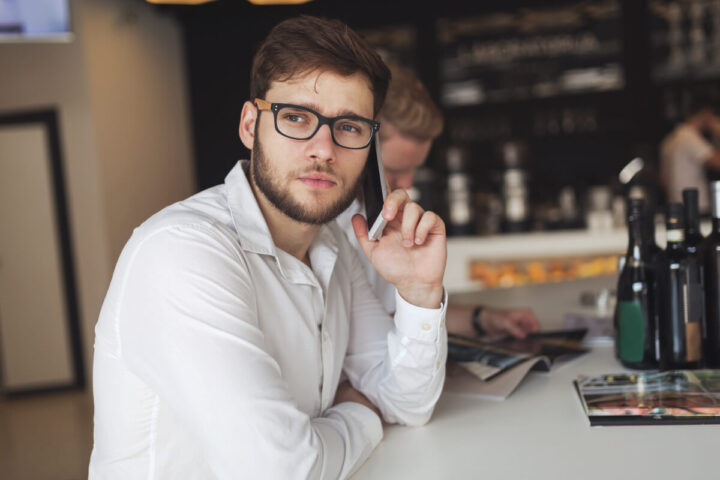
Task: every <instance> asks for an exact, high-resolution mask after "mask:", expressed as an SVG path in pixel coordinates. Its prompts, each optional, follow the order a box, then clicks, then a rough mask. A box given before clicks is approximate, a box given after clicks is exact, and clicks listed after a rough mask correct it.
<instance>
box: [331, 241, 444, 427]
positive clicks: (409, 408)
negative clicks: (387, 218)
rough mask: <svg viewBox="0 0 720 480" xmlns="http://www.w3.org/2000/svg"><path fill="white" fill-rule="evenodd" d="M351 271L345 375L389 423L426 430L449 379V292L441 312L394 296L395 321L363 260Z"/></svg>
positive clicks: (358, 261)
mask: <svg viewBox="0 0 720 480" xmlns="http://www.w3.org/2000/svg"><path fill="white" fill-rule="evenodd" d="M353 257H354V258H355V260H354V263H356V265H354V267H353V268H352V269H351V271H352V272H353V292H354V294H353V301H352V319H351V324H350V340H349V345H348V352H347V355H346V358H345V363H344V371H345V373H346V374H347V376H348V379H349V380H350V382H351V384H352V385H353V387H355V388H356V389H358V390H360V391H361V392H362V393H363V394H365V396H367V397H368V399H370V401H371V402H372V403H373V404H374V405H375V406H377V407H378V409H379V410H380V411H381V413H382V415H383V417H384V419H385V420H386V421H387V422H390V423H401V424H404V425H414V426H417V425H423V424H425V423H426V422H427V421H428V420H429V419H430V416H431V415H432V411H433V409H434V408H435V404H436V403H437V400H438V398H439V397H440V393H441V392H442V387H443V382H444V380H445V361H446V359H447V331H446V329H445V311H446V306H447V292H445V293H444V298H443V302H442V305H441V307H440V308H439V309H428V308H422V307H417V306H415V305H412V304H410V303H408V302H406V301H405V300H404V299H403V298H402V297H401V296H400V295H399V294H398V293H397V291H396V292H395V302H396V306H397V307H396V308H397V309H396V311H395V316H394V321H392V319H391V317H390V316H389V315H388V314H387V313H386V312H385V310H384V309H383V307H382V305H381V304H380V303H379V301H378V299H377V297H376V296H375V295H374V294H373V293H372V291H371V290H370V288H369V286H368V285H367V279H366V278H365V275H364V271H363V269H362V267H361V265H360V259H359V258H358V256H357V254H356V253H355V252H353Z"/></svg>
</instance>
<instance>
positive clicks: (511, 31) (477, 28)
mask: <svg viewBox="0 0 720 480" xmlns="http://www.w3.org/2000/svg"><path fill="white" fill-rule="evenodd" d="M437 37H438V38H437V39H438V44H439V45H440V49H441V57H440V59H439V62H440V77H441V99H442V100H441V101H442V103H443V105H445V106H459V105H478V104H483V103H499V102H505V101H513V100H526V99H532V98H547V97H555V96H560V95H567V94H574V93H585V92H596V91H609V90H620V89H622V88H623V87H624V86H625V75H624V71H623V66H622V41H621V38H622V36H621V10H620V5H619V2H618V1H617V0H602V1H600V0H598V1H588V2H582V3H579V4H576V5H567V6H564V7H561V8H560V7H554V8H523V9H517V10H513V11H505V12H498V13H489V14H484V15H482V16H477V17H464V18H441V19H439V20H438V22H437Z"/></svg>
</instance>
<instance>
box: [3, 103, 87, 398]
mask: <svg viewBox="0 0 720 480" xmlns="http://www.w3.org/2000/svg"><path fill="white" fill-rule="evenodd" d="M70 239H71V235H70V223H69V221H68V208H67V198H66V193H65V182H64V175H63V159H62V148H61V143H60V134H59V125H58V115H57V112H56V111H55V110H54V109H47V110H34V111H28V112H12V113H2V112H0V391H1V392H2V393H4V394H6V395H11V394H19V393H30V392H43V391H51V390H58V389H68V388H83V387H84V386H85V375H84V367H83V355H82V342H81V335H80V319H79V310H78V299H77V289H76V284H75V272H74V268H73V249H72V244H71V240H70Z"/></svg>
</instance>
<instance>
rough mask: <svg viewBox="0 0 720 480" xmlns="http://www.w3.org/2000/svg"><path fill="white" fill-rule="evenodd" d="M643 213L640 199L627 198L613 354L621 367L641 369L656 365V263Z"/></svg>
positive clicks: (642, 202)
mask: <svg viewBox="0 0 720 480" xmlns="http://www.w3.org/2000/svg"><path fill="white" fill-rule="evenodd" d="M645 213H646V209H645V202H644V201H643V200H642V199H636V198H634V199H630V200H629V201H628V207H627V227H628V249H627V253H626V254H625V262H624V265H623V268H622V270H621V272H620V276H619V277H618V285H617V304H616V307H615V319H614V321H615V329H616V332H617V335H616V337H615V354H616V356H617V357H618V359H619V360H620V362H621V363H622V364H623V365H624V366H626V367H628V368H635V369H643V370H646V369H653V368H657V366H658V364H657V356H658V352H657V342H656V338H657V337H656V335H657V333H656V332H657V325H656V322H657V320H656V304H655V295H656V282H655V266H654V265H653V263H652V262H650V261H649V259H650V257H651V251H650V242H649V241H648V238H646V237H647V233H648V230H647V226H646V220H645V216H646V215H645ZM652 243H653V244H654V243H655V242H654V240H653V242H652Z"/></svg>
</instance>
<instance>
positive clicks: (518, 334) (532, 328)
mask: <svg viewBox="0 0 720 480" xmlns="http://www.w3.org/2000/svg"><path fill="white" fill-rule="evenodd" d="M479 321H480V326H481V327H482V328H483V330H485V332H487V333H488V335H497V334H510V335H512V336H513V337H515V338H525V337H527V334H528V333H532V332H537V331H538V330H539V329H540V323H539V322H538V319H537V317H536V316H535V314H534V313H533V311H532V310H530V309H529V308H517V309H502V308H487V307H485V308H483V310H482V312H480V319H479Z"/></svg>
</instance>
